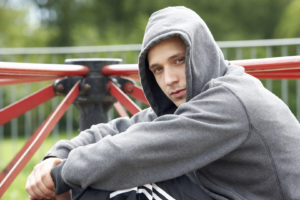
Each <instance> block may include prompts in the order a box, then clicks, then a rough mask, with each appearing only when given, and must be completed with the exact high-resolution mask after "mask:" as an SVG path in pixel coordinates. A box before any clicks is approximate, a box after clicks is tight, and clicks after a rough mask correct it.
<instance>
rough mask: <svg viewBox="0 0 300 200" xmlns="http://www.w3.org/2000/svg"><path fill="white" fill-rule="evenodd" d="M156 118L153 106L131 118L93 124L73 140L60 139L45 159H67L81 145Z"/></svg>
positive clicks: (92, 142) (95, 141)
mask: <svg viewBox="0 0 300 200" xmlns="http://www.w3.org/2000/svg"><path fill="white" fill-rule="evenodd" d="M155 118H156V115H155V113H154V112H153V111H152V109H151V108H148V109H145V110H143V111H141V112H139V113H137V114H136V115H134V116H132V117H131V118H127V117H122V118H117V119H114V120H111V121H110V122H109V123H101V124H97V125H93V126H91V128H90V129H87V130H84V131H82V132H80V134H79V135H78V136H77V137H74V138H73V139H71V140H60V141H59V142H57V143H56V144H55V145H54V146H53V147H52V148H51V150H50V151H49V152H48V153H47V155H46V156H45V159H46V158H48V157H58V158H61V159H65V158H67V157H68V155H69V153H70V151H72V150H74V149H76V148H78V147H80V146H85V145H89V144H94V143H97V142H98V141H99V140H101V139H102V138H104V137H106V136H108V135H111V136H113V135H116V134H119V133H121V132H124V131H126V129H127V128H128V127H130V126H131V125H133V124H137V123H139V122H141V121H143V122H145V121H152V120H154V119H155Z"/></svg>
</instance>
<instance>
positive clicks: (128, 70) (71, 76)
mask: <svg viewBox="0 0 300 200" xmlns="http://www.w3.org/2000/svg"><path fill="white" fill-rule="evenodd" d="M120 63H121V60H120V59H68V60H66V64H31V63H12V62H0V86H3V85H11V84H20V83H31V82H37V81H49V80H55V81H54V82H53V84H51V85H49V86H47V87H45V88H44V89H41V90H39V91H37V92H35V93H34V94H31V95H29V96H27V97H25V98H23V99H21V100H19V101H17V102H15V103H13V104H11V105H9V106H7V107H5V108H2V109H1V110H0V126H1V125H3V124H5V123H7V122H9V121H11V120H12V119H14V118H16V117H18V116H20V115H22V114H24V113H25V112H27V111H29V110H31V109H33V108H35V107H36V106H38V105H40V104H42V103H44V102H46V101H48V100H50V99H51V98H53V97H55V96H56V95H64V96H65V98H64V99H63V100H62V101H61V103H60V104H59V105H58V106H57V107H56V109H55V110H54V111H53V112H52V113H51V114H50V115H49V117H48V118H47V119H46V120H45V121H44V122H43V123H42V125H41V126H40V127H39V128H38V129H37V130H36V131H35V132H34V133H33V134H32V136H31V137H30V138H29V139H28V140H27V142H26V144H25V145H24V146H23V148H22V149H21V150H20V151H19V152H18V153H17V154H16V156H15V157H14V158H13V159H12V160H11V162H10V163H9V164H8V165H7V166H6V167H5V168H4V170H3V171H2V172H1V174H0V197H1V196H2V195H3V194H4V193H5V191H6V190H7V188H8V187H9V186H10V184H11V183H12V182H13V180H14V179H15V178H16V176H17V175H18V174H19V173H20V172H21V170H22V169H23V168H24V167H25V165H26V164H27V163H28V162H29V160H30V159H31V158H32V156H33V155H34V153H35V152H36V151H37V150H38V149H39V147H40V146H41V144H42V143H43V141H44V140H45V139H46V138H47V136H48V135H49V134H50V132H51V131H52V129H53V128H54V126H55V124H56V123H57V122H58V121H59V120H60V118H61V117H62V116H63V114H64V113H65V111H66V110H67V109H68V107H69V106H70V105H71V104H72V103H74V104H75V106H76V107H77V108H78V110H79V113H80V130H84V129H86V128H89V127H90V126H91V125H92V124H96V123H101V122H107V120H108V110H109V109H110V108H111V106H113V107H114V108H115V109H116V111H117V112H118V114H119V115H120V116H128V114H127V111H128V112H129V113H130V114H132V115H133V114H135V113H137V112H139V111H140V110H141V109H140V108H139V107H138V106H137V105H136V104H135V103H134V102H133V101H132V100H131V99H130V98H129V97H128V96H127V95H129V96H131V97H133V98H135V99H137V100H139V101H141V102H143V103H144V104H148V102H147V100H146V98H145V96H144V94H143V91H142V89H141V88H140V87H139V86H138V85H137V84H135V82H134V80H138V66H137V65H136V64H120ZM231 63H233V64H236V65H240V66H243V67H244V68H245V70H246V72H247V73H249V74H251V75H253V76H256V77H257V78H260V79H300V56H290V57H278V58H264V59H250V60H234V61H231ZM124 108H126V110H127V111H126V110H125V109H124Z"/></svg>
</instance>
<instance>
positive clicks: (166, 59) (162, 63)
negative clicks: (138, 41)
mask: <svg viewBox="0 0 300 200" xmlns="http://www.w3.org/2000/svg"><path fill="white" fill-rule="evenodd" d="M185 51H186V46H185V44H184V42H183V41H182V40H181V39H180V38H179V37H172V38H169V39H166V40H163V41H162V42H160V43H158V44H156V45H155V46H153V47H152V48H151V49H150V51H149V53H148V62H149V69H150V71H151V72H152V73H153V75H154V77H155V79H156V82H157V84H158V85H159V87H160V88H161V89H162V91H163V92H164V93H165V95H167V97H168V98H169V99H170V100H171V101H172V102H173V103H174V104H175V105H176V106H179V105H180V104H182V103H184V102H186V77H185Z"/></svg>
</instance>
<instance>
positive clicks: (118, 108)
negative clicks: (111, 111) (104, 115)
mask: <svg viewBox="0 0 300 200" xmlns="http://www.w3.org/2000/svg"><path fill="white" fill-rule="evenodd" d="M113 106H114V108H115V109H116V111H117V113H118V114H119V115H120V117H129V115H128V114H127V112H126V110H125V109H124V108H123V106H122V105H121V104H120V102H116V103H114V105H113Z"/></svg>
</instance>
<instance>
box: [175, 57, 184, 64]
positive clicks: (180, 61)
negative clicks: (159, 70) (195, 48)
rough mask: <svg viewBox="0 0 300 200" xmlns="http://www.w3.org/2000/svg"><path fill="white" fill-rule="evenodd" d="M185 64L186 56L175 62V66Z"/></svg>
mask: <svg viewBox="0 0 300 200" xmlns="http://www.w3.org/2000/svg"><path fill="white" fill-rule="evenodd" d="M184 62H185V56H183V57H180V58H178V59H176V60H175V64H183V63H184Z"/></svg>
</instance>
